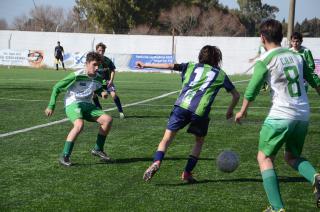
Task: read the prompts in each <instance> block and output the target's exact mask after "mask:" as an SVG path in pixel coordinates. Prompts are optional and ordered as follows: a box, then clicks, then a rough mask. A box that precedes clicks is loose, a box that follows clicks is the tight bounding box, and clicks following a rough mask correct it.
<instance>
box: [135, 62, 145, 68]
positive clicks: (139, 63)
mask: <svg viewBox="0 0 320 212" xmlns="http://www.w3.org/2000/svg"><path fill="white" fill-rule="evenodd" d="M136 68H144V63H143V62H141V61H137V62H136Z"/></svg>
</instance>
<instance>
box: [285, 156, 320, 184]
mask: <svg viewBox="0 0 320 212" xmlns="http://www.w3.org/2000/svg"><path fill="white" fill-rule="evenodd" d="M285 160H286V162H287V163H288V164H289V165H290V166H291V167H292V168H293V169H295V170H296V171H298V172H299V174H301V175H302V176H303V177H304V178H305V179H306V180H308V181H309V182H310V183H311V184H313V183H314V176H315V175H316V174H317V172H316V170H315V169H314V167H313V166H312V165H311V163H310V162H309V161H308V160H306V159H305V158H301V157H296V156H294V155H293V154H292V153H291V152H288V151H286V152H285Z"/></svg>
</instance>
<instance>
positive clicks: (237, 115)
mask: <svg viewBox="0 0 320 212" xmlns="http://www.w3.org/2000/svg"><path fill="white" fill-rule="evenodd" d="M246 116H247V113H242V112H238V113H237V114H236V116H235V117H234V121H235V122H236V123H237V124H241V119H242V118H245V117H246Z"/></svg>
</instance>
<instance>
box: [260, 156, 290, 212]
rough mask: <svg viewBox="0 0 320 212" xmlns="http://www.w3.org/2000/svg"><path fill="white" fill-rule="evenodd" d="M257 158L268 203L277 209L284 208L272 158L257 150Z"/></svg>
mask: <svg viewBox="0 0 320 212" xmlns="http://www.w3.org/2000/svg"><path fill="white" fill-rule="evenodd" d="M257 160H258V163H259V167H260V171H261V175H262V180H263V187H264V190H265V192H266V193H267V197H268V200H269V203H270V204H271V206H272V208H273V209H274V210H276V211H278V210H280V209H282V208H284V206H283V202H282V199H281V195H280V189H279V181H278V179H277V175H276V172H275V170H274V166H273V158H272V157H269V156H266V155H265V154H264V153H263V152H262V151H259V152H258V156H257Z"/></svg>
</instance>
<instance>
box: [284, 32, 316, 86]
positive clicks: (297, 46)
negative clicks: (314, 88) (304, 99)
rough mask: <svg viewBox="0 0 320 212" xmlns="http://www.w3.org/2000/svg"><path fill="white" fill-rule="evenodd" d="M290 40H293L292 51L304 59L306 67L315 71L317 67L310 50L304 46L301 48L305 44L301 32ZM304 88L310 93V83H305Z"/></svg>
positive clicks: (293, 35) (294, 34)
mask: <svg viewBox="0 0 320 212" xmlns="http://www.w3.org/2000/svg"><path fill="white" fill-rule="evenodd" d="M290 39H291V41H290V42H291V46H292V47H291V48H290V50H291V51H294V52H297V53H298V54H300V55H301V56H302V57H303V59H304V60H305V62H306V65H307V66H308V67H309V68H310V69H311V70H313V71H314V69H315V67H316V66H315V64H314V60H313V56H312V53H311V51H310V49H308V48H306V47H304V46H301V44H302V42H303V38H302V34H301V33H299V32H294V33H293V34H292V35H291V38H290ZM304 87H305V89H306V91H308V83H307V82H306V81H304Z"/></svg>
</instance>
